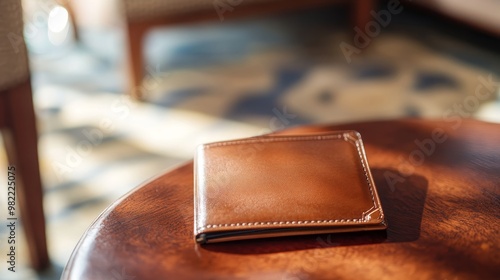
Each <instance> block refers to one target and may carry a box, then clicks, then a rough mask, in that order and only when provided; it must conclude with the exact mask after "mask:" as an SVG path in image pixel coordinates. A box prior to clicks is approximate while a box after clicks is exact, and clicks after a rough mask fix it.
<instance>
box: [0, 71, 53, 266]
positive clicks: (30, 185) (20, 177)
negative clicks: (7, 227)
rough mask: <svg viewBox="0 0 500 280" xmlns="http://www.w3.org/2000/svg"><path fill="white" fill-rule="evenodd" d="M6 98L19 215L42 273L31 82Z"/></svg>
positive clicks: (42, 233) (42, 223) (41, 224)
mask: <svg viewBox="0 0 500 280" xmlns="http://www.w3.org/2000/svg"><path fill="white" fill-rule="evenodd" d="M4 97H5V100H4V101H5V103H7V104H5V107H6V108H8V109H7V110H8V112H7V120H6V123H7V130H6V132H7V133H5V134H4V142H5V146H6V150H7V156H8V158H9V162H10V163H11V164H14V165H15V166H16V175H17V176H16V177H17V182H16V183H17V186H16V192H17V193H16V200H17V204H18V205H19V208H20V213H18V215H19V214H20V215H19V216H20V219H21V220H22V222H23V226H24V229H25V234H26V240H27V243H28V248H29V252H30V256H31V263H32V266H33V267H34V268H35V269H37V270H41V269H43V268H45V267H47V266H48V265H49V257H48V252H47V243H46V235H45V218H44V213H43V190H42V183H41V179H40V169H39V164H38V135H37V131H36V120H35V112H34V109H33V100H32V93H31V83H30V81H29V80H28V81H26V82H24V83H22V84H21V85H19V86H17V87H15V88H13V89H11V90H9V91H8V92H7V96H4Z"/></svg>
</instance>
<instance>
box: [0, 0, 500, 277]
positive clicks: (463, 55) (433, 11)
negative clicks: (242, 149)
mask: <svg viewBox="0 0 500 280" xmlns="http://www.w3.org/2000/svg"><path fill="white" fill-rule="evenodd" d="M1 1H10V0H1ZM191 2H192V3H191ZM22 4H23V18H24V38H25V41H26V45H27V49H28V53H29V65H30V71H31V85H32V89H33V100H34V109H35V113H36V117H37V126H38V134H39V142H38V147H39V162H40V170H41V179H42V183H43V188H44V198H43V202H44V207H45V217H46V223H47V239H48V240H47V241H48V248H49V254H50V258H51V263H52V267H51V268H50V269H48V270H45V271H43V272H41V273H36V272H35V271H34V270H32V269H31V268H30V264H29V258H28V256H27V248H26V245H24V244H21V245H19V246H18V256H19V259H18V271H17V273H15V274H12V273H8V272H6V271H7V270H6V264H5V263H4V261H2V262H1V263H2V265H1V270H0V277H3V278H4V279H59V277H60V274H61V272H62V269H63V267H64V265H65V264H66V262H67V261H68V259H69V257H70V254H71V252H72V250H73V248H74V247H75V246H76V244H77V242H78V240H79V238H80V237H81V236H82V234H83V233H84V232H85V230H86V229H87V228H88V227H89V225H90V224H91V223H92V221H93V220H94V219H95V218H97V216H98V215H99V213H100V212H102V211H103V210H104V209H105V208H106V207H107V206H109V205H110V204H111V203H113V202H114V201H115V200H117V199H118V198H119V197H120V196H122V195H124V194H125V193H127V192H128V191H130V190H131V189H133V188H134V187H136V186H138V185H139V184H141V182H144V181H145V180H147V179H148V178H151V177H152V176H154V175H157V174H159V173H160V172H162V171H165V170H168V169H171V168H173V167H175V166H176V165H179V164H181V163H182V162H185V161H187V160H190V159H192V157H193V153H194V149H195V147H196V145H198V144H200V143H205V142H210V141H217V140H226V139H231V138H241V137H247V136H254V135H259V134H263V133H268V132H271V131H275V130H279V129H284V128H287V127H292V126H296V125H302V124H313V123H314V124H316V123H348V122H357V121H370V120H380V119H397V118H405V117H419V118H433V119H447V118H450V117H453V116H459V117H470V118H476V119H481V120H485V121H490V122H500V91H499V86H500V52H499V49H500V48H499V47H500V40H499V39H500V17H498V11H500V2H499V1H495V0H480V1H458V0H456V1H451V0H439V1H430V0H429V1H401V3H400V2H399V1H395V0H392V1H363V0H358V1H339V0H337V1H310V2H309V1H308V2H307V3H306V1H265V0H248V1H245V0H241V1H226V0H214V1H191V0H185V1H173V0H172V1H139V0H106V1H99V0H87V1H78V0H72V1H55V0H23V1H22ZM7 39H8V38H7ZM7 39H6V38H1V39H0V40H7ZM8 40H10V39H8ZM11 43H12V42H11ZM478 88H480V89H481V92H480V93H479V91H478ZM7 166H8V163H7V157H6V153H5V151H4V150H3V149H0V168H1V170H6V169H7ZM6 176H7V174H6V172H4V171H2V172H0V179H1V180H0V182H2V183H1V184H2V185H3V184H4V182H6V180H7V179H6ZM0 195H1V196H2V204H1V205H5V202H6V197H5V196H6V193H5V192H2V193H1V194H0ZM4 212H6V211H0V218H1V219H2V220H3V221H4V220H5V219H6V213H4ZM0 235H2V239H1V240H2V244H0V249H1V252H6V250H7V249H6V248H7V243H6V242H4V241H5V237H6V235H7V230H6V229H4V228H3V227H2V229H1V230H0ZM18 235H19V237H18V239H20V240H22V238H23V235H22V230H20V229H19V230H18ZM13 277H14V278H13Z"/></svg>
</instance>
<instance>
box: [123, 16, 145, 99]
mask: <svg viewBox="0 0 500 280" xmlns="http://www.w3.org/2000/svg"><path fill="white" fill-rule="evenodd" d="M145 34H146V27H144V25H143V24H141V23H134V22H127V35H128V61H127V62H128V67H127V68H128V71H129V81H128V92H129V94H130V95H131V96H132V97H133V98H135V99H138V100H141V99H143V97H144V93H143V90H142V88H141V84H142V80H143V78H144V58H143V54H142V45H143V41H144V35H145Z"/></svg>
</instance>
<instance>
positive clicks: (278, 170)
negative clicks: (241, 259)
mask: <svg viewBox="0 0 500 280" xmlns="http://www.w3.org/2000/svg"><path fill="white" fill-rule="evenodd" d="M194 169H195V170H194V171H195V182H194V183H195V185H194V209H195V210H194V211H195V213H194V217H195V221H194V234H195V239H196V241H197V242H198V243H207V242H222V241H231V240H240V239H250V238H262V237H277V236H286V235H302V234H318V233H331V232H351V231H365V230H382V229H386V222H385V220H384V214H383V211H382V207H381V205H380V201H379V198H378V194H377V189H376V187H375V184H374V182H373V178H372V176H371V173H370V169H369V167H368V162H367V159H366V155H365V151H364V148H363V142H362V140H361V136H360V134H359V133H358V132H356V131H340V132H332V133H328V134H306V135H295V136H294V135H286V136H261V137H254V138H247V139H240V140H234V141H226V142H216V143H210V144H204V145H201V146H199V147H198V150H197V154H196V157H195V167H194Z"/></svg>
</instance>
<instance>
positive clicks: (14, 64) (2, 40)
mask: <svg viewBox="0 0 500 280" xmlns="http://www.w3.org/2000/svg"><path fill="white" fill-rule="evenodd" d="M28 77H29V68H28V58H27V52H26V45H25V43H24V37H23V13H22V8H21V1H20V0H0V91H2V90H6V89H8V88H9V87H11V86H15V85H16V84H18V83H20V82H23V81H25V80H26V79H27V78H28Z"/></svg>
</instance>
